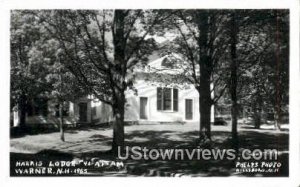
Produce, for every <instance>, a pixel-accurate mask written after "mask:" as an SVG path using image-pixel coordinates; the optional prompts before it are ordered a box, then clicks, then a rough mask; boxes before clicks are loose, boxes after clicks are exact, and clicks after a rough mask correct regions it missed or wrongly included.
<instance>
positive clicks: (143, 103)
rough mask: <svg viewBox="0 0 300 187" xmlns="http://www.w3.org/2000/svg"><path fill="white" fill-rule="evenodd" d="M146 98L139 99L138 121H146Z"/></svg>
mask: <svg viewBox="0 0 300 187" xmlns="http://www.w3.org/2000/svg"><path fill="white" fill-rule="evenodd" d="M147 103H148V98H147V97H140V119H147V118H148V117H147Z"/></svg>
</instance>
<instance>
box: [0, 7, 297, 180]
mask: <svg viewBox="0 0 300 187" xmlns="http://www.w3.org/2000/svg"><path fill="white" fill-rule="evenodd" d="M291 4H293V1H291V3H290V4H289V3H287V5H286V6H285V5H283V6H281V5H277V4H276V3H275V4H274V6H262V7H257V6H253V8H252V7H235V6H232V7H228V6H224V7H220V6H218V7H214V6H209V7H206V6H203V7H201V6H195V7H191V6H190V7H186V6H182V7H180V6H178V7H177V6H176V7H168V6H160V7H157V6H155V7H153V6H149V7H134V6H133V7H127V6H125V7H122V6H117V5H116V6H115V7H110V6H103V7H101V6H95V7H84V8H80V7H75V8H74V7H66V6H64V7H61V8H57V7H53V6H50V7H46V8H45V7H44V6H43V7H41V8H36V7H32V8H31V7H30V6H29V7H28V8H27V7H25V8H18V7H16V8H13V7H12V8H9V9H7V13H8V14H9V68H10V72H9V77H10V83H9V89H10V91H9V133H10V134H9V147H10V150H9V163H10V166H9V168H10V171H9V175H10V177H11V178H15V177H36V176H43V177H60V176H72V177H87V176H99V177H100V176H104V177H107V176H108V177H138V176H143V177H154V176H155V177H202V178H203V177H232V176H234V177H241V178H243V177H255V178H256V177H260V178H264V177H274V178H289V177H291V176H293V172H294V171H293V170H292V169H291V167H292V168H293V166H291V163H294V160H291V159H290V158H291V157H290V153H291V148H292V147H291V146H292V145H293V144H294V143H296V142H291V141H293V140H294V139H291V134H290V132H291V130H292V128H293V127H292V125H293V124H291V119H292V118H293V117H291V116H292V114H291V108H292V107H293V106H295V105H293V104H292V102H294V101H295V102H296V101H297V100H294V101H293V100H292V99H293V97H294V96H293V93H295V91H297V90H296V89H295V88H294V85H293V84H292V83H293V81H295V80H291V77H293V76H295V75H294V74H295V73H294V72H295V71H294V70H291V69H293V68H298V65H293V64H294V63H296V62H295V59H293V58H294V57H292V56H293V55H291V54H293V53H294V52H291V51H293V50H294V49H293V46H292V45H291V43H292V42H293V41H292V40H291V38H293V36H292V35H291V33H293V32H294V31H293V24H294V23H293V20H294V18H293V16H294V15H295V13H294V11H295V10H292V8H291V6H290V5H291ZM297 14H299V13H298V12H297ZM298 17H299V15H298ZM298 31H299V30H298ZM298 35H299V33H298ZM296 38H298V37H296ZM293 45H294V44H293ZM298 45H299V41H298V44H297V46H298ZM295 56H296V55H295ZM298 56H299V53H298ZM298 70H299V69H298ZM291 82H292V83H291ZM291 95H292V96H291ZM291 105H292V106H291ZM298 111H299V110H298ZM294 119H296V118H294ZM2 125H4V124H2ZM298 135H299V133H298ZM297 145H298V147H299V142H298V144H297ZM292 152H293V151H292ZM295 154H296V153H295ZM297 154H298V156H299V153H297ZM299 158H300V156H299ZM296 163H299V161H297V162H296Z"/></svg>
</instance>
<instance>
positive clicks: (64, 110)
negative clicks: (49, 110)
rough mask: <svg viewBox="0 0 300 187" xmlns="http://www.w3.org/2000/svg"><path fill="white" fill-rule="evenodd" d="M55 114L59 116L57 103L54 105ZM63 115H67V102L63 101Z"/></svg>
mask: <svg viewBox="0 0 300 187" xmlns="http://www.w3.org/2000/svg"><path fill="white" fill-rule="evenodd" d="M55 116H56V117H59V104H56V105H55ZM63 116H69V103H65V104H64V106H63Z"/></svg>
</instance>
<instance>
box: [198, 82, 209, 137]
mask: <svg viewBox="0 0 300 187" xmlns="http://www.w3.org/2000/svg"><path fill="white" fill-rule="evenodd" d="M201 85H202V86H201V89H200V91H199V94H200V97H199V111H200V133H199V138H200V140H201V141H202V140H206V139H211V126H210V121H211V119H210V116H211V110H210V108H211V98H210V87H209V86H208V88H205V87H204V84H201ZM207 95H208V96H209V98H208V96H207Z"/></svg>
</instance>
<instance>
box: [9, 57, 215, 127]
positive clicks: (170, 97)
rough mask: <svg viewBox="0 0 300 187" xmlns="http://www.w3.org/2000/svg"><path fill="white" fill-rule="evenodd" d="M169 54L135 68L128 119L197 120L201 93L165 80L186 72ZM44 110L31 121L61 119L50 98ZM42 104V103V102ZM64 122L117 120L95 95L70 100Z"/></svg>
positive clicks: (29, 118) (143, 121) (144, 121)
mask: <svg viewBox="0 0 300 187" xmlns="http://www.w3.org/2000/svg"><path fill="white" fill-rule="evenodd" d="M168 58H169V57H168V56H164V57H161V58H158V59H156V60H154V61H153V62H150V63H148V65H147V66H146V67H143V68H137V69H135V70H134V72H135V74H136V80H135V83H134V88H135V91H133V90H128V91H126V94H125V95H126V105H125V121H127V122H138V123H139V124H147V123H149V124H153V123H169V122H170V123H171V122H179V123H184V122H197V121H199V120H200V114H199V93H198V91H197V90H196V89H195V88H194V86H193V85H191V84H184V85H183V84H181V83H172V82H170V81H169V82H164V81H163V80H164V77H167V76H174V75H177V74H180V73H182V72H181V71H182V68H178V67H174V66H172V63H173V62H172V63H171V62H170V60H168ZM158 76H160V77H162V78H163V79H156V77H158ZM43 103H47V104H46V106H44V109H39V110H35V111H44V112H43V113H33V114H31V113H30V112H29V114H28V116H27V123H29V124H55V123H58V108H57V106H56V105H55V103H53V101H51V100H48V101H45V102H43ZM39 106H41V105H39ZM64 115H65V116H64V123H66V124H76V123H81V124H85V123H93V124H102V123H108V122H111V121H113V113H112V109H111V107H110V106H109V105H107V104H105V103H103V102H101V101H99V100H97V99H96V98H94V97H93V96H87V97H85V98H81V99H79V100H78V101H76V102H70V103H68V104H67V106H66V107H65V112H64ZM18 116H19V115H18V111H15V112H14V124H15V125H17V124H18ZM211 119H212V121H213V120H214V106H212V107H211Z"/></svg>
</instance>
